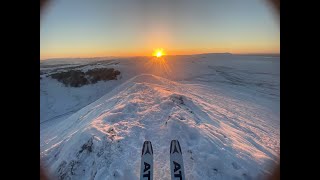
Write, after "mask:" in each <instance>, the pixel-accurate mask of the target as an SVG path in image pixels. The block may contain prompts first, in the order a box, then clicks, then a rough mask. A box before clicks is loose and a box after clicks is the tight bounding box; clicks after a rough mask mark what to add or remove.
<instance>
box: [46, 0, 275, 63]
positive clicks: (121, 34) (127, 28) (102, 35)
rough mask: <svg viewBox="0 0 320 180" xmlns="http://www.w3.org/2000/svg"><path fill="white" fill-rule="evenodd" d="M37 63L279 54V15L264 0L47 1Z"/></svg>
mask: <svg viewBox="0 0 320 180" xmlns="http://www.w3.org/2000/svg"><path fill="white" fill-rule="evenodd" d="M41 13H42V14H41V19H40V59H48V58H70V57H104V56H151V55H152V53H153V51H154V50H155V49H157V48H162V49H163V50H164V52H165V53H166V54H168V55H178V54H200V53H224V52H229V53H235V54H250V53H254V54H256V53H263V54H266V53H280V17H279V16H278V14H277V12H276V11H275V10H274V9H272V6H270V4H269V2H266V1H265V0H51V2H49V3H48V4H47V6H46V7H45V10H44V11H43V12H41Z"/></svg>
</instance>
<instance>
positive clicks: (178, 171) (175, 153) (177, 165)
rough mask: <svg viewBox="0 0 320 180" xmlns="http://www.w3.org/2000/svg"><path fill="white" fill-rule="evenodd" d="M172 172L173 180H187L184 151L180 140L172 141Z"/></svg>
mask: <svg viewBox="0 0 320 180" xmlns="http://www.w3.org/2000/svg"><path fill="white" fill-rule="evenodd" d="M170 171H171V179H172V180H178V179H179V180H185V176H184V167H183V158H182V151H181V147H180V143H179V141H178V140H172V141H171V145H170Z"/></svg>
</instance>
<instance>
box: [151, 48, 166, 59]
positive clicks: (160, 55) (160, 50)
mask: <svg viewBox="0 0 320 180" xmlns="http://www.w3.org/2000/svg"><path fill="white" fill-rule="evenodd" d="M152 55H153V56H156V57H158V58H159V57H162V56H163V55H164V52H163V49H156V50H155V51H154V52H153V54H152Z"/></svg>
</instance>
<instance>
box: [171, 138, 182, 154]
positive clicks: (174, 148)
mask: <svg viewBox="0 0 320 180" xmlns="http://www.w3.org/2000/svg"><path fill="white" fill-rule="evenodd" d="M173 153H180V154H182V151H181V146H180V143H179V141H178V140H172V141H171V144H170V154H173Z"/></svg>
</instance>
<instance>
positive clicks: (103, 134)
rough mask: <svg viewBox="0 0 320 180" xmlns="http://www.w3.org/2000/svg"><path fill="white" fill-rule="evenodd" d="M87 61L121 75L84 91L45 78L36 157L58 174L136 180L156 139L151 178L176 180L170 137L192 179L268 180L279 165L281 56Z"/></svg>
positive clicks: (84, 68) (85, 67) (84, 177)
mask: <svg viewBox="0 0 320 180" xmlns="http://www.w3.org/2000/svg"><path fill="white" fill-rule="evenodd" d="M66 64H68V62H66ZM69 64H71V63H69ZM72 64H74V63H72ZM82 64H83V63H82ZM90 66H99V67H101V66H105V67H108V68H109V67H112V68H114V69H116V70H119V71H120V72H121V76H120V77H119V78H118V80H112V81H105V82H103V81H101V82H99V83H97V84H91V85H85V86H83V87H80V88H71V87H65V86H64V85H63V84H62V83H59V82H58V81H56V80H54V79H52V78H50V77H46V76H42V77H43V78H42V79H41V80H40V84H41V86H40V96H41V97H40V98H41V114H40V115H41V121H40V133H41V134H40V135H41V139H40V150H41V151H40V155H41V158H42V161H43V163H44V166H45V167H46V168H47V169H48V171H49V173H50V174H51V175H52V176H55V177H56V178H59V179H139V174H140V172H139V171H140V159H141V157H140V155H141V148H142V144H143V142H144V141H145V140H149V141H151V142H152V145H153V151H154V179H171V177H170V169H169V168H170V164H169V147H170V141H171V140H173V139H177V140H179V142H180V145H181V147H182V153H183V160H184V168H185V173H186V178H187V179H262V178H264V177H266V176H268V175H270V173H271V172H272V170H273V168H274V166H276V165H277V164H278V158H279V154H280V107H279V106H280V70H279V69H280V58H279V57H278V56H245V55H232V54H202V55H189V56H167V57H164V58H152V57H134V58H128V59H109V60H106V61H105V62H102V63H101V62H100V61H99V63H97V64H96V65H94V64H93V63H91V64H90ZM80 68H83V70H84V71H86V70H87V69H88V68H89V65H88V66H81V67H80Z"/></svg>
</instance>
